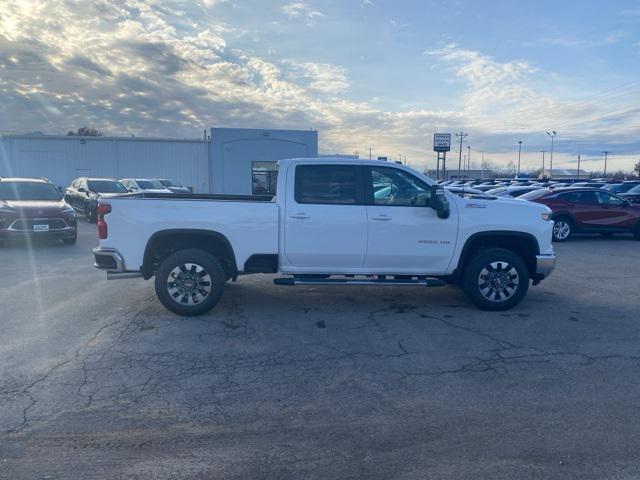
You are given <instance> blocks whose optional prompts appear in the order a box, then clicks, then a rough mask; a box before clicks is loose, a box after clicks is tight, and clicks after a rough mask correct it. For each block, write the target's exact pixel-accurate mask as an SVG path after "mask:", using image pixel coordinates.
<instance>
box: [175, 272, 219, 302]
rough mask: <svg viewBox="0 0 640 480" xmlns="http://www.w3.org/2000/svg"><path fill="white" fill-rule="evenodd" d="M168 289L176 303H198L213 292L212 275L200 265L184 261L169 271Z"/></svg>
mask: <svg viewBox="0 0 640 480" xmlns="http://www.w3.org/2000/svg"><path fill="white" fill-rule="evenodd" d="M167 290H168V292H169V295H170V296H171V298H172V299H173V300H174V301H175V302H176V303H179V304H181V305H198V304H200V303H202V302H203V301H204V299H206V298H207V297H208V296H209V293H211V276H210V275H209V273H207V271H206V270H205V269H204V268H203V267H201V266H200V265H197V264H195V263H183V264H181V265H178V266H177V267H176V268H174V269H173V270H171V272H170V273H169V278H167Z"/></svg>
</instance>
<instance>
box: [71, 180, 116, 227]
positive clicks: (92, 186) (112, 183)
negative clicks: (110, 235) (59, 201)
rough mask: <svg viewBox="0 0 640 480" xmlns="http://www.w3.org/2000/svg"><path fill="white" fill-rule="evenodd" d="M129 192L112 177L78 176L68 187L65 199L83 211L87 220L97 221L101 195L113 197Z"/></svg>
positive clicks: (80, 211) (79, 210)
mask: <svg viewBox="0 0 640 480" xmlns="http://www.w3.org/2000/svg"><path fill="white" fill-rule="evenodd" d="M124 193H129V190H127V188H126V187H125V186H124V185H123V184H122V183H120V182H119V181H117V180H113V179H111V178H86V177H80V178H76V179H75V180H74V181H73V182H71V185H69V186H68V187H67V189H66V190H65V193H64V199H65V200H66V201H67V203H68V204H69V205H71V206H72V207H73V208H75V210H76V212H78V213H81V214H83V215H84V216H85V218H86V219H87V222H95V221H96V219H97V213H98V210H97V209H98V200H99V199H100V198H101V197H113V196H114V195H122V194H124Z"/></svg>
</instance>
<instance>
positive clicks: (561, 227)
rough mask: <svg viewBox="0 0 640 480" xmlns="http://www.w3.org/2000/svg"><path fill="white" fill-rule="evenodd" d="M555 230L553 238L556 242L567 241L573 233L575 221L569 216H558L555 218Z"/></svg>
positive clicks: (552, 234)
mask: <svg viewBox="0 0 640 480" xmlns="http://www.w3.org/2000/svg"><path fill="white" fill-rule="evenodd" d="M553 221H554V224H553V231H552V233H551V239H552V240H553V241H554V242H566V241H567V240H569V237H570V236H571V235H572V234H573V222H572V221H571V219H570V218H568V217H558V218H554V219H553Z"/></svg>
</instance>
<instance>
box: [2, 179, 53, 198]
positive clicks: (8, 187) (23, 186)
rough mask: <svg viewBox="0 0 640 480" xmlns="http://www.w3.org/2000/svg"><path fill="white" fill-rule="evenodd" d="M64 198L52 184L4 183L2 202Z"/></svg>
mask: <svg viewBox="0 0 640 480" xmlns="http://www.w3.org/2000/svg"><path fill="white" fill-rule="evenodd" d="M60 198H62V197H61V196H60V192H58V189H57V188H56V187H54V186H53V185H51V184H50V183H40V182H2V183H0V200H43V201H45V200H51V201H58V200H60Z"/></svg>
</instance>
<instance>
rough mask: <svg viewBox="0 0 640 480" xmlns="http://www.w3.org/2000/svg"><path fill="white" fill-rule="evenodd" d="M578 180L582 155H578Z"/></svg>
mask: <svg viewBox="0 0 640 480" xmlns="http://www.w3.org/2000/svg"><path fill="white" fill-rule="evenodd" d="M578 180H580V154H578Z"/></svg>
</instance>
